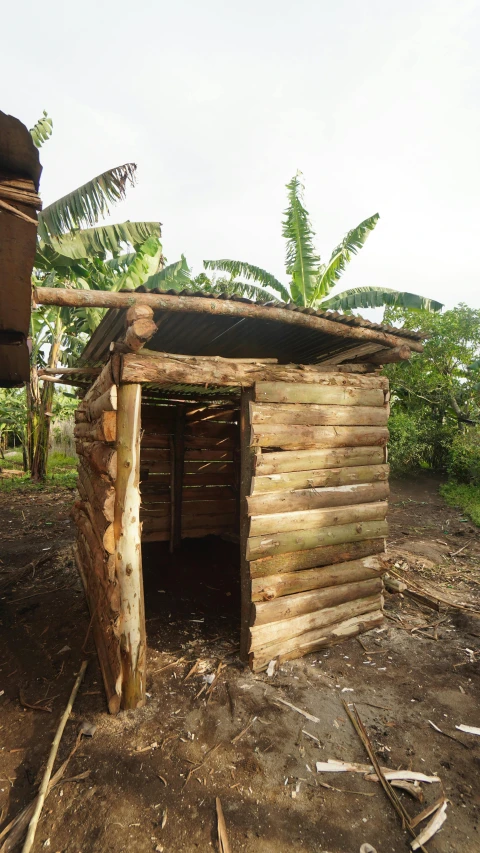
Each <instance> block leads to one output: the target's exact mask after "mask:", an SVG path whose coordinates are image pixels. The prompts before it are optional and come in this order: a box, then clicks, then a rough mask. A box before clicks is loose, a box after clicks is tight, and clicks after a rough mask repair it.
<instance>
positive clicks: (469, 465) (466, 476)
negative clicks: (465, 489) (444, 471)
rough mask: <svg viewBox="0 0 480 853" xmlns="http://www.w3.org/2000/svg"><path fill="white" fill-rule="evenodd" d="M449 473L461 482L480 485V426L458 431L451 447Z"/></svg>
mask: <svg viewBox="0 0 480 853" xmlns="http://www.w3.org/2000/svg"><path fill="white" fill-rule="evenodd" d="M449 456H450V458H449V461H448V473H449V475H450V476H451V477H452V478H453V479H454V480H457V481H458V482H460V483H473V484H475V485H477V486H480V428H479V427H467V428H466V429H465V430H463V431H462V432H458V433H457V434H456V435H455V437H454V439H453V441H452V445H451V448H450V454H449Z"/></svg>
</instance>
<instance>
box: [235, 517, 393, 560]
mask: <svg viewBox="0 0 480 853" xmlns="http://www.w3.org/2000/svg"><path fill="white" fill-rule="evenodd" d="M387 534H388V524H387V522H386V521H362V522H357V523H355V524H337V525H335V527H321V528H319V529H318V530H294V531H293V532H291V533H290V532H288V533H276V534H275V535H273V536H272V535H270V536H255V537H251V538H250V539H249V540H248V543H247V560H257V559H259V558H260V557H268V556H270V555H273V554H288V553H290V552H291V551H307V550H308V551H310V550H311V549H313V548H319V547H323V546H326V545H343V544H345V543H346V542H359V541H361V540H362V539H377V538H381V537H384V536H387Z"/></svg>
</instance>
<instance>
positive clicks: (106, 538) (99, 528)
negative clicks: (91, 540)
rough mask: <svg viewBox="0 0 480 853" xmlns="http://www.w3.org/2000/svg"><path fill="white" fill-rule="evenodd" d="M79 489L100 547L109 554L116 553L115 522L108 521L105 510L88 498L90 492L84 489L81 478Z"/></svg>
mask: <svg viewBox="0 0 480 853" xmlns="http://www.w3.org/2000/svg"><path fill="white" fill-rule="evenodd" d="M78 491H79V493H80V497H81V498H82V506H83V511H84V513H86V514H87V515H88V518H89V520H90V523H91V525H92V529H93V531H94V533H95V536H96V538H97V542H98V545H99V547H100V548H103V549H104V551H106V552H107V554H114V553H115V534H114V530H113V524H112V523H111V522H109V521H107V519H106V518H105V516H104V514H103V512H101V511H100V510H99V509H98V508H97V507H96V506H94V505H93V504H91V503H90V501H89V500H88V494H87V492H86V491H85V490H84V488H83V485H82V483H81V481H80V480H79V481H78Z"/></svg>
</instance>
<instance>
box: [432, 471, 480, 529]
mask: <svg viewBox="0 0 480 853" xmlns="http://www.w3.org/2000/svg"><path fill="white" fill-rule="evenodd" d="M440 494H441V496H442V497H443V498H445V500H446V502H447V504H449V506H455V507H458V508H459V509H461V510H462V512H464V513H465V515H467V516H468V517H469V518H471V519H472V521H473V522H474V524H476V525H477V527H480V486H472V485H470V484H468V485H467V484H466V483H455V482H449V483H445V485H444V486H440Z"/></svg>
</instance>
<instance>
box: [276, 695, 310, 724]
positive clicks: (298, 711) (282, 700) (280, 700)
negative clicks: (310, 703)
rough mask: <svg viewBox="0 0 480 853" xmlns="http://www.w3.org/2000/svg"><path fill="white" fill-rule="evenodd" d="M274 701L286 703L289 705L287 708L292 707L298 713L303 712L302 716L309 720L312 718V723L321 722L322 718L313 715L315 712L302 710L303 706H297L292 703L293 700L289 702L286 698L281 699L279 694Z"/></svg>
mask: <svg viewBox="0 0 480 853" xmlns="http://www.w3.org/2000/svg"><path fill="white" fill-rule="evenodd" d="M274 701H275V702H281V703H282V705H286V706H287V708H291V710H292V711H296V712H297V714H301V715H302V717H305V718H306V719H307V720H310V722H311V723H319V722H320V720H319V719H318V717H314V716H313V714H309V713H308V711H302V709H301V708H297V706H296V705H292V703H291V702H287V700H286V699H281V698H280V697H279V696H277V697H276V698H275V699H274Z"/></svg>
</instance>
